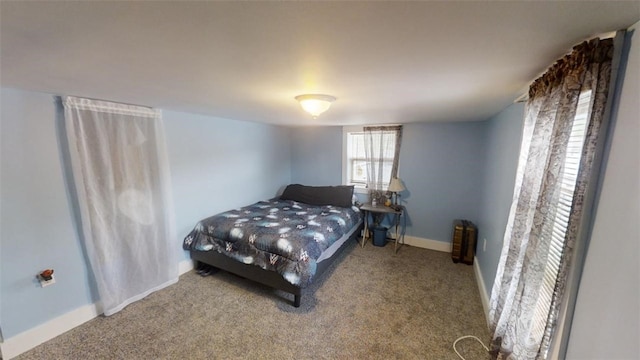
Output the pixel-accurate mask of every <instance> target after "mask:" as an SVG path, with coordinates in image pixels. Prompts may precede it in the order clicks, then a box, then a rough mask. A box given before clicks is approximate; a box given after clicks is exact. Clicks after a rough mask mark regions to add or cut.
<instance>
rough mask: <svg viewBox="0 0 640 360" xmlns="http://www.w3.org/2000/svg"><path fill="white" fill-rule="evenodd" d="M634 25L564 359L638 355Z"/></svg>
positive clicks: (639, 118)
mask: <svg viewBox="0 0 640 360" xmlns="http://www.w3.org/2000/svg"><path fill="white" fill-rule="evenodd" d="M633 28H634V29H635V30H632V31H630V32H629V33H627V41H628V44H627V48H626V50H625V53H624V55H623V56H622V58H623V59H622V65H621V66H622V68H623V69H626V70H625V74H624V78H622V79H620V78H619V81H621V84H619V85H620V86H619V90H618V91H619V92H617V94H619V98H618V103H617V104H614V109H613V111H612V114H613V116H612V125H613V126H612V129H611V130H612V131H613V133H612V136H611V139H612V142H611V147H610V150H609V153H608V157H607V159H606V167H605V171H604V177H603V182H602V190H601V193H600V198H599V202H598V206H597V208H596V214H595V219H594V226H593V232H592V234H591V239H590V242H589V249H588V253H587V257H586V259H585V263H584V270H583V273H582V278H581V280H580V289H579V290H578V298H577V301H576V307H575V312H574V318H573V325H572V327H571V333H570V337H569V344H568V349H567V359H637V358H638V354H639V353H640V342H639V341H638V339H640V306H639V304H640V262H639V261H638V255H640V241H639V240H638V239H639V236H638V222H639V220H640V157H639V154H640V106H638V99H640V37H639V35H640V22H637V23H636V24H635V25H633ZM627 56H628V58H627ZM625 59H627V61H626V64H625ZM620 76H621V77H622V75H620Z"/></svg>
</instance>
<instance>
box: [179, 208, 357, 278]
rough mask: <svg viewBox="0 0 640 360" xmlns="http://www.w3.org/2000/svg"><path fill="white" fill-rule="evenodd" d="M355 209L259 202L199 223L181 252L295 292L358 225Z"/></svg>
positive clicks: (188, 236) (186, 240)
mask: <svg viewBox="0 0 640 360" xmlns="http://www.w3.org/2000/svg"><path fill="white" fill-rule="evenodd" d="M360 220H361V214H360V211H359V210H358V208H357V207H355V206H352V207H350V208H343V207H337V206H331V205H325V206H317V205H308V204H305V203H300V202H295V201H291V200H279V199H272V200H268V201H260V202H257V203H255V204H253V205H249V206H245V207H243V208H240V209H235V210H231V211H227V212H224V213H221V214H218V215H214V216H211V217H209V218H206V219H204V220H202V221H200V222H199V223H198V224H197V225H196V227H195V228H194V229H193V230H192V231H191V233H189V235H187V237H185V239H184V243H183V248H184V249H185V250H193V251H218V252H219V253H222V254H225V255H227V256H229V257H231V258H234V259H236V260H238V261H240V262H243V263H246V264H254V265H256V266H260V267H261V268H263V269H267V270H272V271H276V272H278V273H280V274H281V275H282V276H283V277H284V278H285V279H286V280H287V281H289V282H290V283H292V284H294V285H298V286H300V287H305V286H306V285H308V284H309V283H310V282H311V280H312V278H313V275H314V274H315V273H316V260H317V259H318V257H319V256H320V254H322V252H323V251H324V250H326V249H327V248H328V247H329V246H331V244H333V243H334V242H335V241H336V240H338V239H340V238H341V237H342V236H343V235H345V234H347V233H349V231H350V230H351V229H352V228H353V227H355V226H358V225H359V224H360Z"/></svg>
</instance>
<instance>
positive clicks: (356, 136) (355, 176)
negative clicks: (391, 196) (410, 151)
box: [342, 127, 397, 189]
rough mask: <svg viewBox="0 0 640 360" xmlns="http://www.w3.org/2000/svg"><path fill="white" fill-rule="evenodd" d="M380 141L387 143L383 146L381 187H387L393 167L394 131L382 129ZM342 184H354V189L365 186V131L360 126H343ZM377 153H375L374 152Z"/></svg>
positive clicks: (364, 187)
mask: <svg viewBox="0 0 640 360" xmlns="http://www.w3.org/2000/svg"><path fill="white" fill-rule="evenodd" d="M382 137H383V138H382V142H383V143H384V144H388V145H385V146H384V150H381V151H382V152H383V154H381V155H382V157H383V167H382V179H386V180H384V181H383V182H382V187H383V188H387V187H388V186H389V181H390V180H391V171H392V169H393V159H394V155H395V146H396V138H397V137H396V131H384V132H383V133H382ZM343 148H344V151H343V169H342V178H343V184H345V185H354V186H355V188H356V189H366V187H367V160H366V155H365V133H364V131H363V129H362V127H345V128H344V144H343ZM376 155H377V154H376Z"/></svg>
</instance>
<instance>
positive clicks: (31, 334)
mask: <svg viewBox="0 0 640 360" xmlns="http://www.w3.org/2000/svg"><path fill="white" fill-rule="evenodd" d="M100 313H101V312H100V311H99V309H98V306H97V305H96V304H89V305H85V306H82V307H80V308H77V309H75V310H72V311H69V312H68V313H66V314H64V315H61V316H58V317H57V318H55V319H52V320H49V321H47V322H46V323H44V324H42V325H38V326H36V327H34V328H31V329H29V330H27V331H25V332H22V333H20V334H18V335H16V336H12V337H10V338H8V339H4V342H3V343H0V349H1V350H2V358H3V359H5V360H6V359H11V358H14V357H16V356H18V355H20V354H22V353H23V352H25V351H28V350H30V349H33V348H34V347H36V346H38V345H40V344H42V343H43V342H45V341H49V340H51V339H53V338H54V337H56V336H58V335H60V334H63V333H65V332H67V331H69V330H71V329H73V328H74V327H76V326H79V325H82V324H84V323H85V322H87V321H89V320H91V319H93V318H95V317H96V316H98V315H100Z"/></svg>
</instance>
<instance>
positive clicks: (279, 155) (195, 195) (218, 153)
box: [0, 89, 291, 339]
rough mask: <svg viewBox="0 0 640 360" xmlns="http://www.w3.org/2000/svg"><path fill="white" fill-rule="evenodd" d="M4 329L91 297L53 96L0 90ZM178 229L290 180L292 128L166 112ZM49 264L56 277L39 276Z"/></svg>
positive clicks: (25, 326)
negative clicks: (46, 280)
mask: <svg viewBox="0 0 640 360" xmlns="http://www.w3.org/2000/svg"><path fill="white" fill-rule="evenodd" d="M1 91H2V92H1V104H2V112H1V117H0V134H1V143H0V145H1V147H0V149H1V150H0V156H1V157H2V163H1V166H2V167H1V169H0V170H1V171H0V174H1V181H0V184H1V185H2V186H1V188H0V194H1V199H2V201H1V202H0V204H1V208H0V211H1V212H0V230H1V232H0V248H1V249H2V250H1V252H0V269H1V270H0V276H1V278H0V300H1V301H0V326H1V328H2V333H3V336H4V338H5V339H8V338H11V337H13V336H15V335H17V334H19V333H21V332H23V331H26V330H29V329H31V328H33V327H35V326H37V325H39V324H42V323H45V322H47V321H49V320H51V319H53V318H55V317H57V316H59V315H62V314H65V313H67V312H69V311H72V310H75V309H77V308H79V307H82V306H85V305H89V304H92V303H94V302H95V301H96V297H95V295H94V292H93V291H92V287H94V286H93V285H94V282H93V279H92V277H91V275H90V274H89V272H88V269H87V266H86V262H85V259H84V255H83V252H82V246H81V244H80V241H79V240H78V237H77V232H76V229H75V224H74V221H73V218H74V217H73V214H72V210H71V206H70V202H69V196H68V193H67V189H66V185H65V178H64V176H65V175H64V172H63V170H62V161H61V151H60V150H61V148H60V144H59V137H58V129H57V126H56V121H58V120H57V119H59V117H58V118H57V109H58V108H57V107H56V105H55V103H54V98H53V96H52V95H49V94H42V93H35V92H25V91H18V90H12V89H2V90H1ZM163 117H164V124H165V130H166V137H167V147H168V155H169V162H170V171H171V178H172V186H173V192H174V193H173V197H174V203H175V215H176V229H177V232H178V237H177V238H176V239H175V245H176V252H179V253H180V254H181V256H182V255H183V254H184V252H183V250H182V247H181V244H182V238H183V236H184V235H185V234H186V233H187V232H188V231H189V230H191V228H192V227H193V226H194V225H195V223H196V222H197V221H198V220H200V219H202V218H204V217H206V216H209V215H212V214H214V213H216V212H219V211H223V210H226V209H229V208H234V207H237V206H240V205H244V204H248V203H250V202H253V201H257V200H259V199H265V198H270V197H273V196H275V195H276V193H277V192H278V190H279V189H280V188H281V187H283V186H284V185H286V184H288V183H289V182H290V179H291V167H290V164H291V155H290V144H289V129H287V128H282V127H275V126H269V125H262V124H256V123H247V122H239V121H231V120H223V119H218V118H211V117H205V116H199V115H193V114H185V113H177V112H169V111H165V112H164V114H163ZM45 268H53V269H55V276H56V284H54V285H52V286H49V287H46V288H41V287H40V286H39V285H38V283H37V282H36V281H35V275H36V274H37V273H38V272H40V271H41V270H44V269H45Z"/></svg>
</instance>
